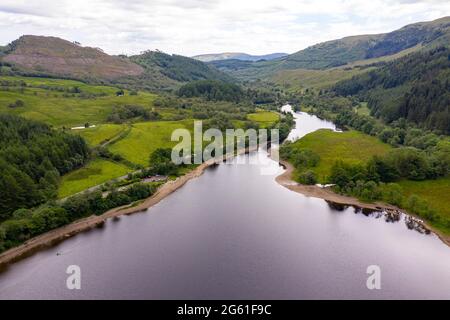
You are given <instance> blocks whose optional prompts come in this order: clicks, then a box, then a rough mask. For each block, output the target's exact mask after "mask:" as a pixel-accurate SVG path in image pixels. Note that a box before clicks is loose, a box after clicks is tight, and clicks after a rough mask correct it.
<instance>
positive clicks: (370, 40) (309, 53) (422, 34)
mask: <svg viewBox="0 0 450 320" xmlns="http://www.w3.org/2000/svg"><path fill="white" fill-rule="evenodd" d="M449 42H450V17H444V18H441V19H437V20H434V21H429V22H419V23H415V24H411V25H407V26H405V27H403V28H401V29H399V30H395V31H393V32H389V33H383V34H375V35H358V36H351V37H345V38H342V39H338V40H332V41H327V42H323V43H319V44H316V45H313V46H311V47H308V48H306V49H304V50H301V51H298V52H296V53H293V54H291V55H288V56H287V57H284V58H281V59H276V60H273V61H258V62H253V63H250V62H245V63H243V62H242V61H238V60H224V61H218V62H212V64H214V65H215V66H217V67H219V68H220V69H221V70H222V71H228V72H229V73H230V74H232V75H234V76H236V77H238V78H241V79H245V80H253V79H257V78H259V79H267V78H269V77H270V76H272V75H274V74H276V73H277V72H280V71H282V70H296V69H309V70H324V69H329V68H333V67H339V66H345V65H347V64H350V63H352V62H355V61H359V62H361V61H363V60H367V59H374V58H381V57H387V56H390V55H395V54H397V53H399V52H402V51H404V50H408V49H411V48H415V49H417V50H420V49H421V48H422V47H433V46H439V45H443V44H447V45H448V44H449Z"/></svg>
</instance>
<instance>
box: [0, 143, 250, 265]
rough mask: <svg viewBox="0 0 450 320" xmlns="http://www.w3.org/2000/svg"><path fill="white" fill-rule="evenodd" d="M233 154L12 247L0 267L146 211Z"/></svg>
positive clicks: (0, 262)
mask: <svg viewBox="0 0 450 320" xmlns="http://www.w3.org/2000/svg"><path fill="white" fill-rule="evenodd" d="M254 150H255V148H251V149H248V148H247V149H245V150H241V151H239V152H238V154H243V153H248V152H250V151H254ZM233 157H234V155H232V154H231V155H226V156H223V157H221V158H218V159H212V160H209V161H206V162H204V163H202V164H201V165H199V166H198V167H196V168H195V169H194V170H192V171H190V172H188V173H187V174H185V175H183V176H181V177H178V178H177V179H176V180H171V181H168V182H166V183H165V184H163V185H162V186H161V187H160V188H159V189H158V190H157V191H156V192H155V193H154V194H153V195H152V196H151V197H149V198H147V199H145V200H144V201H143V202H141V203H139V204H138V205H135V206H130V205H126V206H122V207H118V208H114V209H111V210H109V211H107V212H105V213H103V214H102V215H99V216H95V215H93V216H90V217H87V218H83V219H80V220H77V221H75V222H72V223H70V224H68V225H66V226H63V227H60V228H57V229H54V230H51V231H48V232H46V233H43V234H41V235H39V236H37V237H34V238H32V239H30V240H28V241H26V242H24V243H23V244H21V245H20V246H17V247H14V248H11V249H9V250H7V251H5V252H3V253H2V254H0V268H2V267H5V266H7V265H8V264H10V263H13V262H15V261H17V260H20V259H21V258H24V257H27V256H29V255H31V254H33V253H34V252H36V251H38V250H40V249H43V248H46V247H49V246H52V245H53V244H55V243H58V242H60V241H62V240H64V239H67V238H70V237H72V236H74V235H76V234H78V233H80V232H83V231H86V230H90V229H92V228H95V227H98V226H101V225H103V224H104V223H105V221H106V220H107V219H110V218H114V217H118V216H122V215H129V214H132V213H136V212H141V211H144V210H146V209H148V208H151V207H152V206H154V205H155V204H157V203H158V202H160V201H161V200H162V199H164V198H165V197H167V196H168V195H170V194H171V193H173V192H174V191H176V190H178V189H179V188H181V187H182V186H184V185H185V184H186V182H188V181H189V180H191V179H194V178H197V177H199V176H201V175H202V174H203V172H204V171H205V170H206V168H208V167H210V166H212V165H215V164H216V163H220V162H222V161H223V160H228V159H231V158H233Z"/></svg>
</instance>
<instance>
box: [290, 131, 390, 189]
mask: <svg viewBox="0 0 450 320" xmlns="http://www.w3.org/2000/svg"><path fill="white" fill-rule="evenodd" d="M293 147H294V148H298V149H302V148H303V149H305V148H306V149H310V150H312V151H313V152H315V153H316V154H318V155H319V156H320V161H319V164H318V166H317V167H315V168H313V171H314V172H315V173H316V175H317V178H318V181H319V182H321V183H323V182H326V179H327V177H328V176H329V174H330V170H331V167H332V166H333V164H334V162H335V161H336V160H342V161H344V162H346V163H349V164H360V163H364V162H365V161H368V160H370V158H372V156H374V155H382V154H385V153H386V152H388V151H389V150H390V149H391V148H392V147H391V146H389V145H388V144H385V143H383V142H381V141H380V140H378V138H375V137H372V136H369V135H366V134H364V133H361V132H358V131H353V130H351V131H345V132H333V131H331V130H327V129H322V130H318V131H315V132H313V133H310V134H308V135H306V136H304V137H303V138H301V139H300V140H297V141H296V142H294V144H293Z"/></svg>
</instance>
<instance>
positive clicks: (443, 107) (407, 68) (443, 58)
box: [333, 47, 450, 134]
mask: <svg viewBox="0 0 450 320" xmlns="http://www.w3.org/2000/svg"><path fill="white" fill-rule="evenodd" d="M333 91H334V92H335V93H336V94H338V95H342V96H349V95H357V96H358V97H359V98H360V99H362V100H365V101H368V106H369V108H370V109H371V113H372V114H373V115H375V116H376V117H380V118H382V119H383V120H385V121H386V122H392V121H395V120H398V119H401V118H404V119H406V120H408V121H410V122H413V123H415V124H417V125H419V126H421V127H423V128H427V129H430V130H436V131H437V132H441V133H445V134H450V49H449V48H445V47H439V48H437V49H433V50H430V51H424V52H417V53H414V54H410V55H408V56H406V57H404V58H400V59H398V60H395V61H393V62H390V63H387V64H386V65H385V66H383V67H381V68H379V69H376V70H373V71H370V72H368V73H365V74H362V75H359V76H356V77H353V78H352V79H350V80H346V81H342V82H340V83H338V84H337V85H336V86H335V87H334V89H333Z"/></svg>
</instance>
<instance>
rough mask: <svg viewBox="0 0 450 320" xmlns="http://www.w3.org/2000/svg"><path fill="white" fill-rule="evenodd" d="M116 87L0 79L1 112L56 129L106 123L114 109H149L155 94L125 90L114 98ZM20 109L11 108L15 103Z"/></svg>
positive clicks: (50, 80)
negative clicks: (135, 106) (130, 107)
mask: <svg viewBox="0 0 450 320" xmlns="http://www.w3.org/2000/svg"><path fill="white" fill-rule="evenodd" d="M117 91H118V88H114V87H110V86H92V85H88V84H85V83H83V82H79V81H73V80H60V79H47V78H29V77H0V112H6V113H10V114H16V115H21V116H23V117H25V118H29V119H33V120H40V121H44V122H46V123H49V124H52V125H54V126H57V127H62V126H65V127H75V126H82V125H84V124H85V123H86V122H88V123H90V124H99V123H103V122H105V120H106V118H107V117H108V115H109V114H110V113H111V112H112V110H113V109H114V107H115V106H120V105H126V104H131V105H141V106H144V107H147V108H151V107H152V105H153V101H154V100H155V98H156V95H154V94H151V93H147V92H139V93H138V94H137V95H131V94H130V92H129V91H126V92H125V94H124V95H123V96H117V94H116V92H117ZM18 100H21V101H23V106H20V107H11V106H12V105H14V104H15V103H16V101H18Z"/></svg>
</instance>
